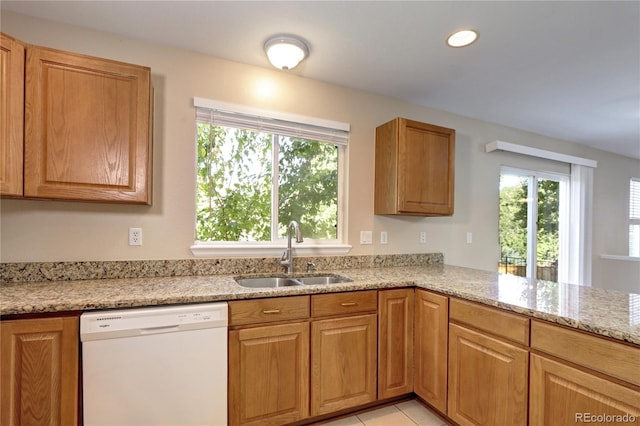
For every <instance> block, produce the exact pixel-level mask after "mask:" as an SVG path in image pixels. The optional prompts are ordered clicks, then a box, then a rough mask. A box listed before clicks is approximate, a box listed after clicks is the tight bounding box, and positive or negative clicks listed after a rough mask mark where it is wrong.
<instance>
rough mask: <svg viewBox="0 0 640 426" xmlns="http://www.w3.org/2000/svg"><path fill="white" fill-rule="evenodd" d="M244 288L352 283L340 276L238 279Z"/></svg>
mask: <svg viewBox="0 0 640 426" xmlns="http://www.w3.org/2000/svg"><path fill="white" fill-rule="evenodd" d="M235 280H236V282H237V283H238V284H240V285H241V286H242V287H251V288H265V287H268V288H277V287H292V286H301V285H327V284H337V283H345V282H350V281H352V280H350V279H349V278H346V277H342V276H340V275H318V276H307V277H281V276H280V277H238V278H236V279H235Z"/></svg>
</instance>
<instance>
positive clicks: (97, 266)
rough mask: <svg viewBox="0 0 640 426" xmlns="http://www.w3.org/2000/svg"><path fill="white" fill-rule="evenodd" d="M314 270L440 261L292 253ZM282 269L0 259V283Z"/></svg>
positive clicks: (231, 263) (436, 256) (263, 263)
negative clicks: (310, 263) (6, 260)
mask: <svg viewBox="0 0 640 426" xmlns="http://www.w3.org/2000/svg"><path fill="white" fill-rule="evenodd" d="M308 262H312V263H313V264H314V267H315V268H316V269H317V270H331V269H362V268H386V267H394V266H426V265H435V264H443V263H444V255H443V254H442V253H414V254H387V255H358V256H316V257H312V256H309V257H302V256H301V257H296V258H295V259H294V267H295V269H296V270H297V271H305V270H306V268H307V263H308ZM278 272H282V267H281V266H280V265H279V264H278V258H276V257H264V258H262V257H260V258H258V257H249V258H210V259H177V260H116V261H77V262H64V261H61V262H15V263H0V283H20V282H41V281H78V280H99V279H124V278H157V277H181V276H204V275H225V274H272V273H278Z"/></svg>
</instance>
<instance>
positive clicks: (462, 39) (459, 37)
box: [447, 30, 478, 47]
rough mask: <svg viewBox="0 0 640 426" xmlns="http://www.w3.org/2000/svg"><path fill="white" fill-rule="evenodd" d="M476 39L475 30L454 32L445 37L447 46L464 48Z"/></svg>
mask: <svg viewBox="0 0 640 426" xmlns="http://www.w3.org/2000/svg"><path fill="white" fill-rule="evenodd" d="M477 39H478V33H477V32H476V31H475V30H462V31H456V32H455V33H453V34H451V35H450V36H449V37H447V44H448V45H449V46H450V47H465V46H468V45H470V44H471V43H473V42H474V41H476V40H477Z"/></svg>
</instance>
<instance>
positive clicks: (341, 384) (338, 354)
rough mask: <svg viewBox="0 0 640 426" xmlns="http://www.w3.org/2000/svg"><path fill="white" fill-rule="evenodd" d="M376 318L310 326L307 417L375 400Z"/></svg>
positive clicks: (350, 318) (367, 317) (355, 318)
mask: <svg viewBox="0 0 640 426" xmlns="http://www.w3.org/2000/svg"><path fill="white" fill-rule="evenodd" d="M376 334H377V333H376V315H375V314H368V315H360V316H353V317H346V318H336V319H327V320H320V321H314V322H312V324H311V366H312V367H311V415H312V416H317V415H320V414H326V413H331V412H334V411H338V410H341V409H344V408H349V407H354V406H357V405H360V404H365V403H367V402H372V401H375V400H376V375H377V374H376V373H377V371H376V370H377V364H376V346H377V341H376Z"/></svg>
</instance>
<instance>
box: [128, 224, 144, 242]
mask: <svg viewBox="0 0 640 426" xmlns="http://www.w3.org/2000/svg"><path fill="white" fill-rule="evenodd" d="M129 245H130V246H141V245H142V228H129Z"/></svg>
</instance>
